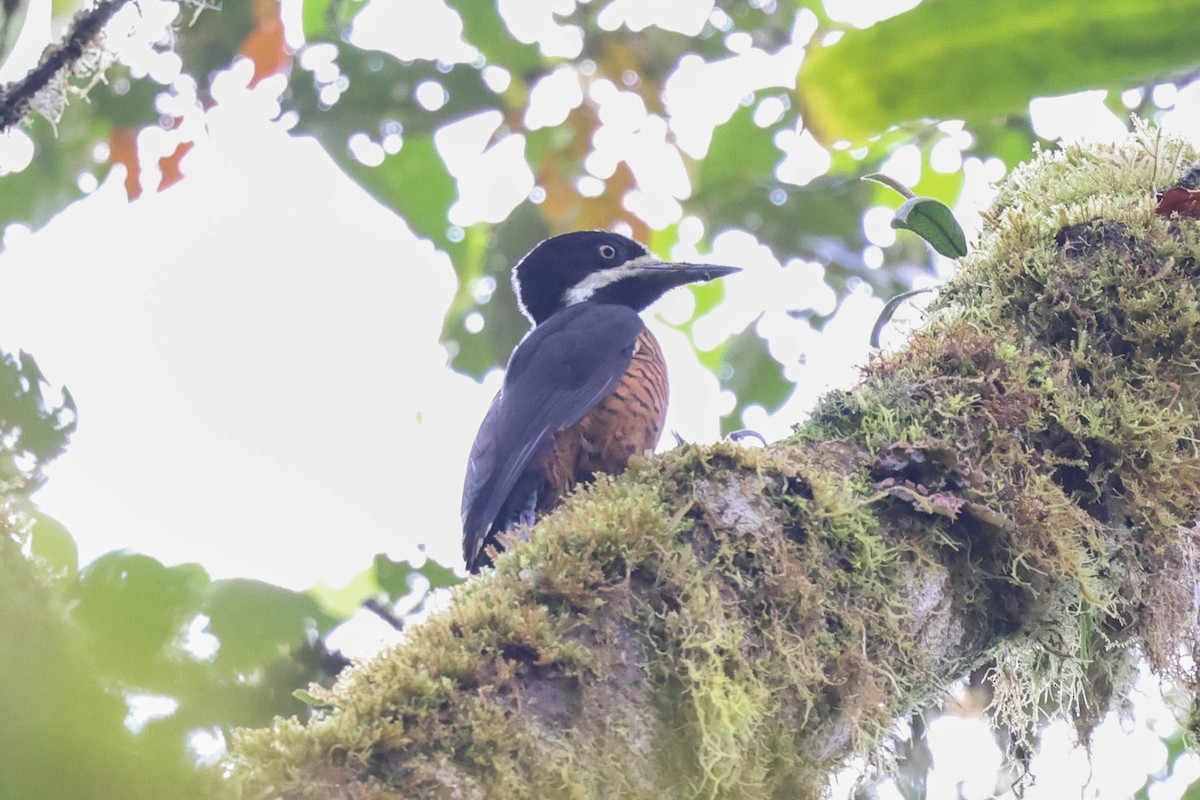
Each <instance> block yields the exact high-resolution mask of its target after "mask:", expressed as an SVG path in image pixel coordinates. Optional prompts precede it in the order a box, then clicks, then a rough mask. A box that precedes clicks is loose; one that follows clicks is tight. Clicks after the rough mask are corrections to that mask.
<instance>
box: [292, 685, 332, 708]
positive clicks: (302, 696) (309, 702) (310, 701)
mask: <svg viewBox="0 0 1200 800" xmlns="http://www.w3.org/2000/svg"><path fill="white" fill-rule="evenodd" d="M292 697H294V698H296V699H297V700H299V701H300V702H301V703H304V705H306V706H312V707H313V708H332V706H330V705H329V704H328V703H326V702H325V701H324V700H322V699H321V698H319V697H317V696H316V695H315V694H313V693H312V692H310V691H308V690H307V689H297V690H296V691H294V692H292Z"/></svg>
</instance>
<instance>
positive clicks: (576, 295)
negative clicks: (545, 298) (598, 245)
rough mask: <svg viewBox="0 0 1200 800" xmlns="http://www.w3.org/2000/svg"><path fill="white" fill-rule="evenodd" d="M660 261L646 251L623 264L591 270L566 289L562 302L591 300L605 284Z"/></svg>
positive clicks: (646, 270) (629, 275) (660, 262)
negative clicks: (596, 270)
mask: <svg viewBox="0 0 1200 800" xmlns="http://www.w3.org/2000/svg"><path fill="white" fill-rule="evenodd" d="M662 263H663V262H662V261H661V260H659V259H658V258H657V257H655V256H653V255H651V254H650V253H647V254H646V255H644V256H638V257H637V258H631V259H629V260H628V261H626V262H625V263H624V264H618V265H617V266H615V267H609V268H608V269H604V270H600V271H599V272H593V273H592V274H591V275H588V276H587V277H586V278H584V279H583V280H581V281H580V282H579V283H577V284H575V285H574V286H572V287H571V288H570V289H567V291H566V293H565V294H564V295H563V303H564V304H565V305H568V306H573V305H575V304H576V303H582V302H583V301H585V300H591V299H592V297H594V296H595V294H596V292H598V291H600V290H601V289H603V288H604V287H605V286H608V285H610V284H613V283H616V282H617V281H619V280H624V279H625V278H632V277H633V276H635V275H642V274H644V273H646V272H649V271H650V270H652V269H654V268H655V267H657V266H660V265H661V264H662Z"/></svg>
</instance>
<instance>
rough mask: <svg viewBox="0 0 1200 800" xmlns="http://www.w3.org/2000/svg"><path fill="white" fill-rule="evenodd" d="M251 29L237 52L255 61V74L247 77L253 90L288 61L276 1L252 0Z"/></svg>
mask: <svg viewBox="0 0 1200 800" xmlns="http://www.w3.org/2000/svg"><path fill="white" fill-rule="evenodd" d="M254 18H255V20H256V24H255V26H254V30H252V31H251V32H250V35H248V36H247V37H246V38H245V39H243V40H242V46H241V47H239V48H238V55H242V56H245V57H246V58H249V59H250V60H251V61H252V62H253V63H254V77H252V78H251V79H250V88H251V89H253V88H254V87H255V86H257V85H258V84H259V83H260V82H261V81H262V80H263V79H265V78H269V77H270V76H272V75H274V74H276V73H279V72H283V70H284V69H285V68H286V67H287V65H288V64H289V63H290V62H291V59H292V54H291V53H290V52H288V49H287V43H286V42H285V41H284V36H283V20H281V19H280V18H279V0H255V2H254Z"/></svg>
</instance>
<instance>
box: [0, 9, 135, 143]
mask: <svg viewBox="0 0 1200 800" xmlns="http://www.w3.org/2000/svg"><path fill="white" fill-rule="evenodd" d="M127 2H129V0H99V2H97V3H96V5H94V6H92V7H91V8H90V9H88V10H86V11H81V12H80V13H79V14H77V15H76V17H75V21H74V22H73V23H72V25H71V29H70V31H68V32H67V36H66V38H65V39H63V41H62V43H60V44H57V45H54V46H52V47H49V48H47V49H46V52H45V53H43V54H42V60H41V63H39V64H38V65H37V66H36V67H34V68H33V69H32V70H30V72H29V74H28V75H26V76H25V77H24V78H22V79H21V80H19V81H14V82H12V83H9V84H6V85H5V86H3V87H0V132H3V131H6V130H8V129H9V128H11V127H12V126H13V125H16V124H17V123H19V122H20V121H21V120H23V119H24V118H25V115H26V114H28V113H29V107H30V105H31V104H32V103H33V99H34V97H36V96H37V94H38V92H41V91H42V90H44V89H46V88H47V87H48V86H50V84H51V83H52V82H53V81H54V78H55V76H56V75H58V74H59V73H60V72H61V71H62V70H65V69H70V68H71V66H72V65H74V64H75V62H77V61H79V59H80V58H82V57H83V54H84V53H86V52H87V49H88V48H89V47H91V46H92V45H93V44H94V43H95V41H96V37H97V36H99V35H100V31H102V30H103V29H104V26H105V25H107V24H108V21H109V20H110V19H112V18H113V15H114V14H116V13H117V11H118V10H119V9H120V8H121V6H123V5H125V4H126V3H127Z"/></svg>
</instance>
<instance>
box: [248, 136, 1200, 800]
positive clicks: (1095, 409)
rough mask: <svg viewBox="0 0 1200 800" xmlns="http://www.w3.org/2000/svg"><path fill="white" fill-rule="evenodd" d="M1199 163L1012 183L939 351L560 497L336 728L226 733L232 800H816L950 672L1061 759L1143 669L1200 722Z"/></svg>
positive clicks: (335, 698) (1173, 149) (1054, 165)
mask: <svg viewBox="0 0 1200 800" xmlns="http://www.w3.org/2000/svg"><path fill="white" fill-rule="evenodd" d="M1194 155H1195V154H1194V153H1192V152H1190V151H1189V150H1187V149H1186V148H1185V147H1184V146H1183V145H1182V144H1180V143H1178V142H1174V141H1168V140H1166V138H1165V137H1161V136H1159V135H1157V134H1154V133H1152V132H1147V131H1139V133H1138V134H1137V135H1136V136H1133V137H1131V138H1130V139H1129V140H1128V141H1127V142H1125V143H1124V144H1122V145H1120V146H1116V147H1089V148H1084V147H1071V148H1068V149H1067V150H1065V151H1064V152H1061V153H1053V154H1042V155H1040V156H1039V157H1038V158H1037V159H1035V160H1034V161H1033V162H1032V163H1031V164H1030V165H1028V166H1026V167H1023V168H1021V169H1019V170H1017V171H1016V173H1015V174H1014V175H1013V176H1012V177H1011V178H1010V179H1009V181H1008V182H1007V184H1006V185H1005V187H1004V188H1003V190H1002V191H1001V193H1000V197H999V199H998V201H997V203H996V205H995V206H994V207H993V208H992V209H991V211H990V214H989V217H988V219H990V220H994V221H995V224H994V225H993V226H992V227H991V228H990V229H989V230H988V231H986V232H985V234H984V236H983V241H982V243H981V245H980V248H979V250H978V251H977V252H976V253H975V254H973V255H971V256H969V257H968V258H966V259H965V260H964V263H963V266H962V270H961V272H960V274H959V275H958V277H957V278H956V279H955V280H954V281H953V282H952V283H951V284H950V285H949V286H948V287H947V288H946V289H945V290H944V291H943V293H942V296H941V298H940V299H939V301H938V302H937V304H936V306H935V308H934V310H933V312H932V314H933V316H932V319H931V321H930V324H929V325H928V326H927V327H926V328H925V329H923V330H921V331H919V332H916V333H914V334H913V335H912V337H911V338H910V341H909V342H908V345H907V346H906V347H905V348H904V349H903V350H901V351H899V352H897V353H894V354H890V355H882V356H879V357H877V358H876V359H875V360H874V361H873V362H872V363H871V364H870V365H869V366H868V368H867V369H866V370H865V373H864V376H863V379H862V382H861V383H860V385H859V386H858V387H857V388H855V389H854V390H852V391H847V392H835V393H833V394H831V395H829V396H827V397H826V398H824V399H823V401H822V402H821V403H820V405H819V406H818V408H817V409H816V410H815V412H814V414H813V416H812V419H811V420H810V421H809V422H808V423H807V424H805V425H804V426H802V427H800V428H799V429H798V430H797V433H796V435H795V436H794V437H793V438H792V439H791V440H790V441H787V442H783V443H780V444H777V445H774V446H772V447H769V448H766V449H748V448H740V447H737V446H732V445H718V446H715V447H691V446H689V447H684V448H680V449H678V450H676V451H674V452H672V453H668V454H666V455H663V456H659V457H656V458H654V459H651V460H649V461H646V462H641V463H638V464H635V465H634V466H633V468H632V469H631V470H630V471H629V472H628V473H627V474H625V475H623V476H621V477H619V478H617V479H613V480H602V481H600V482H599V483H598V484H597V485H596V486H594V487H593V488H591V489H590V490H587V491H584V492H580V493H578V494H577V495H576V496H575V497H573V498H572V499H571V500H570V501H569V502H568V503H567V505H566V506H565V507H564V508H563V509H561V510H560V511H559V512H558V513H556V514H554V515H552V516H551V517H549V518H548V519H546V520H544V521H543V522H542V523H541V524H540V525H539V526H538V529H537V531H536V533H535V535H534V537H533V539H532V541H530V542H528V543H519V544H517V545H516V546H515V547H514V548H513V550H512V552H510V553H508V554H506V555H505V556H503V557H501V558H500V559H499V560H498V562H497V566H496V569H495V571H494V572H492V573H489V574H485V575H484V576H482V577H480V578H477V579H473V580H471V581H469V582H468V583H467V584H466V585H465V586H463V587H460V588H459V589H458V590H457V592H456V593H455V596H454V598H453V602H452V603H451V605H450V607H449V609H448V610H447V611H445V612H444V613H441V614H440V615H437V616H435V617H434V618H433V619H431V620H430V621H429V622H427V623H425V624H424V625H421V626H418V627H416V628H415V629H413V630H412V631H411V632H410V634H409V637H408V640H407V641H406V643H405V644H404V645H403V646H401V647H399V648H397V649H395V650H393V651H392V652H390V653H388V654H386V655H384V656H382V657H380V658H377V659H374V660H372V661H369V662H366V663H363V664H361V665H358V666H357V667H356V668H354V669H351V670H349V671H348V672H347V673H345V674H344V676H343V678H342V680H341V681H340V682H339V684H338V685H337V686H336V687H335V688H334V689H333V690H332V691H328V692H324V691H320V690H314V693H319V695H320V698H321V699H322V700H323V701H324V702H326V703H328V704H329V705H330V706H332V709H331V710H329V711H323V712H319V713H316V714H315V715H314V716H313V717H312V718H311V719H309V720H308V721H306V722H302V721H297V720H294V719H293V720H279V721H277V723H276V724H275V726H274V727H273V728H272V729H269V730H256V731H242V732H240V733H239V735H238V736H237V738H236V740H235V742H234V747H233V755H232V762H233V773H232V774H233V780H234V783H235V785H236V786H237V787H238V788H239V789H240V790H241V791H242V792H243V794H244V795H246V796H250V797H267V796H270V797H303V798H332V797H356V798H367V797H371V798H383V797H432V798H437V797H447V798H449V797H463V798H474V797H478V798H520V797H530V798H535V797H536V798H541V797H575V798H589V797H646V798H658V797H721V798H726V797H729V798H774V797H788V798H793V797H817V796H820V795H821V794H822V792H823V791H824V789H825V787H826V786H827V784H828V781H829V778H830V776H831V775H832V774H834V773H835V772H836V771H837V770H838V769H839V768H840V767H841V766H842V765H843V764H844V763H845V761H846V759H847V758H848V757H851V756H854V755H867V754H871V753H876V754H878V753H879V752H881V746H882V745H883V744H884V743H885V741H886V737H887V732H888V730H889V728H890V727H891V726H892V725H893V723H894V721H895V720H897V719H898V718H901V717H902V716H904V715H907V714H910V713H912V712H913V711H914V710H918V709H921V708H924V707H926V706H928V705H930V704H933V703H936V702H938V701H939V700H940V699H941V698H942V696H943V692H944V689H945V687H946V686H947V685H948V684H950V683H951V682H952V681H955V680H957V679H959V678H961V677H963V676H964V675H965V674H966V673H968V672H969V671H971V670H976V669H980V668H990V675H991V682H992V684H993V688H994V697H995V701H994V703H993V709H992V713H993V715H994V716H995V718H996V719H997V721H998V723H999V724H1003V725H1005V726H1007V727H1008V728H1009V729H1011V730H1013V731H1014V732H1016V733H1017V734H1018V735H1026V736H1028V735H1031V734H1032V733H1033V732H1034V731H1035V730H1036V728H1037V726H1038V725H1039V724H1042V723H1044V721H1045V720H1046V718H1047V715H1050V716H1059V717H1066V718H1068V719H1070V720H1072V721H1073V722H1074V723H1075V724H1076V726H1077V729H1078V730H1079V732H1080V734H1081V736H1083V737H1086V736H1087V734H1088V733H1089V732H1090V730H1091V728H1092V727H1093V726H1094V725H1095V723H1096V722H1097V720H1098V719H1099V718H1100V717H1101V716H1102V715H1103V714H1104V713H1105V712H1106V711H1107V710H1108V709H1109V708H1110V707H1112V705H1113V704H1114V702H1116V701H1117V700H1119V699H1120V698H1121V697H1123V696H1124V694H1125V692H1126V691H1127V689H1128V686H1129V680H1130V675H1131V669H1130V666H1131V664H1132V663H1133V661H1134V659H1135V657H1136V656H1137V655H1141V656H1143V657H1145V659H1146V660H1147V661H1148V663H1149V664H1150V666H1151V667H1152V668H1153V669H1155V670H1156V671H1157V673H1158V674H1160V675H1162V676H1163V677H1166V678H1171V679H1177V680H1183V681H1185V682H1187V683H1188V684H1189V685H1190V686H1191V688H1193V690H1194V689H1195V688H1196V684H1197V680H1196V675H1195V672H1194V667H1193V666H1190V664H1191V663H1192V662H1190V661H1187V662H1186V663H1187V664H1189V666H1185V659H1183V658H1181V656H1182V655H1185V654H1190V653H1191V652H1193V651H1194V650H1196V649H1197V643H1198V642H1200V631H1198V628H1197V608H1196V594H1197V593H1196V586H1197V581H1198V576H1200V550H1198V549H1197V540H1196V527H1195V526H1196V520H1197V519H1198V518H1200V450H1198V448H1197V442H1200V408H1198V407H1197V402H1198V401H1197V398H1200V284H1198V280H1197V279H1198V277H1200V263H1198V259H1197V256H1198V255H1200V225H1198V224H1197V221H1196V220H1193V219H1180V218H1175V217H1172V218H1166V217H1161V216H1158V215H1156V214H1155V213H1154V208H1155V199H1154V193H1155V190H1156V189H1160V188H1162V187H1161V186H1160V185H1157V184H1159V183H1165V182H1170V181H1171V180H1172V179H1174V178H1175V177H1177V175H1178V172H1179V169H1180V164H1181V161H1188V162H1190V161H1191V160H1192V159H1193V158H1194ZM1193 694H1195V692H1194V691H1193Z"/></svg>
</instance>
